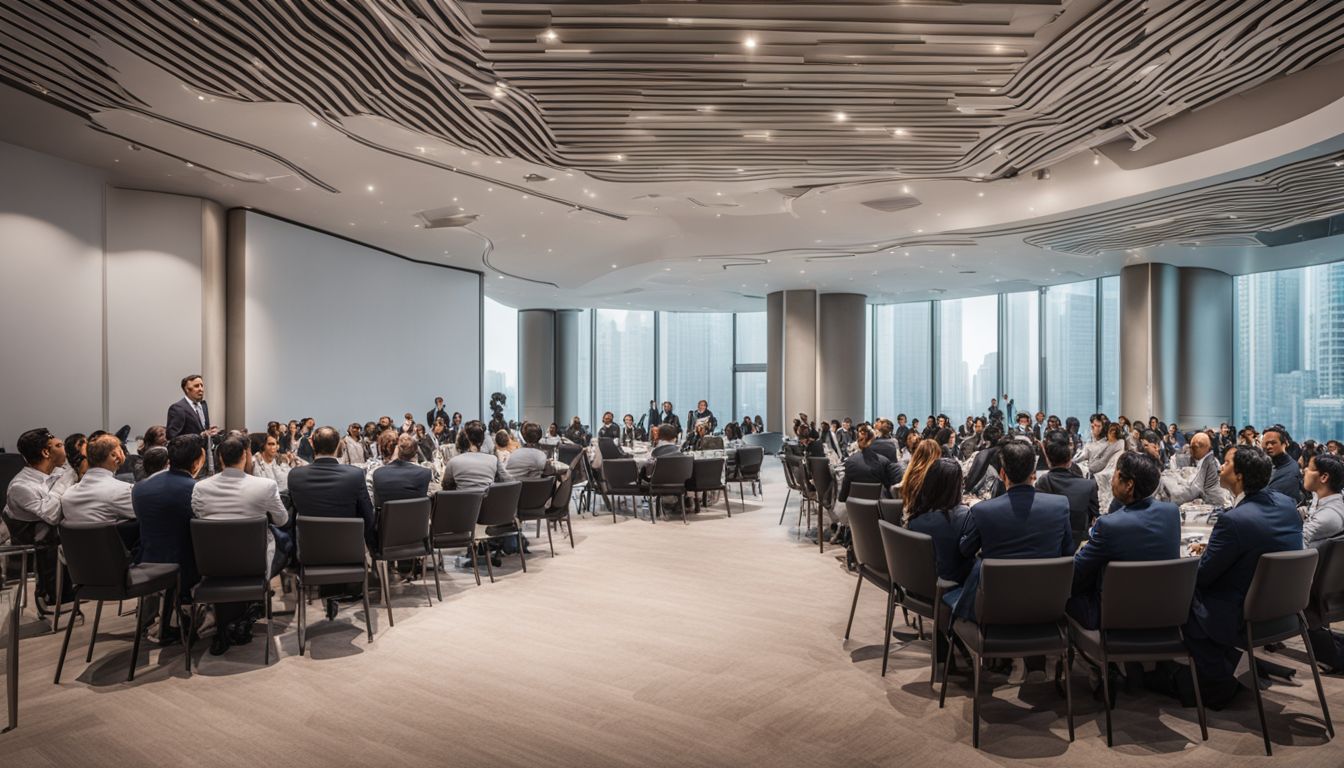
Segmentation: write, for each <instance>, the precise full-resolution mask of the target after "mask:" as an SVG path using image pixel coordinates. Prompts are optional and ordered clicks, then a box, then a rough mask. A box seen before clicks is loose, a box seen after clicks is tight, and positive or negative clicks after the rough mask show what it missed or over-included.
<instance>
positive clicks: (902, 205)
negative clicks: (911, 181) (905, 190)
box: [863, 195, 922, 213]
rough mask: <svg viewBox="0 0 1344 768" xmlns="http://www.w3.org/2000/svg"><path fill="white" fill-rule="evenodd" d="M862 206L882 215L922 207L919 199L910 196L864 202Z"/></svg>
mask: <svg viewBox="0 0 1344 768" xmlns="http://www.w3.org/2000/svg"><path fill="white" fill-rule="evenodd" d="M863 204H864V205H866V206H868V207H869V208H872V209H873V210H875V211H881V212H883V213H895V212H897V211H904V210H906V209H907V208H914V207H916V206H918V205H922V203H921V202H920V200H919V198H917V197H912V196H910V195H896V196H894V197H882V198H878V199H877V200H864V201H863Z"/></svg>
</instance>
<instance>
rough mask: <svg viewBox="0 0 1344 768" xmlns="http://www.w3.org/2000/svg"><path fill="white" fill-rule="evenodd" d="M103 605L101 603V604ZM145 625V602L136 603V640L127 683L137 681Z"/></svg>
mask: <svg viewBox="0 0 1344 768" xmlns="http://www.w3.org/2000/svg"><path fill="white" fill-rule="evenodd" d="M99 605H101V603H99ZM144 623H145V600H144V598H140V599H138V600H136V601H135V640H133V641H132V642H131V669H130V671H129V672H127V673H126V682H128V683H129V682H131V681H133V680H135V665H136V663H138V662H139V661H140V637H141V636H142V635H143V634H144V632H142V631H141V629H140V628H141V627H142V626H143V625H144Z"/></svg>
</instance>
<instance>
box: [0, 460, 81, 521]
mask: <svg viewBox="0 0 1344 768" xmlns="http://www.w3.org/2000/svg"><path fill="white" fill-rule="evenodd" d="M74 482H75V473H74V472H73V471H71V470H69V469H62V468H60V467H58V468H56V470H55V471H53V472H52V473H51V474H50V475H44V474H42V473H41V472H39V471H38V470H36V469H33V468H32V467H24V468H23V469H21V470H19V474H17V475H15V476H14V479H13V480H11V481H10V482H9V490H8V491H7V492H6V494H5V514H7V515H9V516H10V517H12V518H14V519H15V520H23V521H25V522H30V523H35V522H38V521H41V522H44V523H46V524H48V525H60V523H61V497H62V496H63V495H64V494H65V492H66V490H67V489H69V488H70V486H71V485H73V484H74Z"/></svg>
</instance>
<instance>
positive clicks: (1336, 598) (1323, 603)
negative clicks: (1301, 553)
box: [1303, 537, 1344, 630]
mask: <svg viewBox="0 0 1344 768" xmlns="http://www.w3.org/2000/svg"><path fill="white" fill-rule="evenodd" d="M1316 552H1317V554H1318V559H1317V561H1316V575H1315V576H1314V577H1313V578H1312V580H1311V596H1310V598H1309V599H1308V600H1307V608H1306V610H1305V611H1304V612H1303V613H1304V614H1305V615H1306V617H1307V626H1308V627H1309V628H1310V629H1311V630H1317V629H1322V628H1325V629H1328V628H1329V626H1330V625H1331V624H1333V623H1334V622H1337V621H1344V537H1339V538H1334V539H1330V540H1328V541H1326V542H1324V543H1322V544H1321V546H1319V547H1317V548H1316Z"/></svg>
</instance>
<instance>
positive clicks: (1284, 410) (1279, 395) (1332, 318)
mask: <svg viewBox="0 0 1344 768" xmlns="http://www.w3.org/2000/svg"><path fill="white" fill-rule="evenodd" d="M1235 286H1236V288H1235V290H1236V307H1237V310H1236V311H1237V342H1236V348H1235V359H1234V366H1235V370H1236V373H1235V379H1234V393H1235V412H1234V419H1235V421H1236V423H1237V425H1238V426H1244V425H1247V424H1250V425H1252V426H1254V427H1255V428H1256V429H1257V430H1258V431H1261V432H1263V431H1264V429H1265V427H1267V426H1270V425H1271V424H1282V425H1283V426H1285V427H1287V429H1288V434H1289V435H1291V436H1292V438H1293V439H1294V440H1296V441H1298V442H1301V441H1303V440H1316V441H1318V442H1320V441H1324V440H1338V439H1340V438H1341V437H1342V436H1344V263H1335V264H1321V265H1317V266H1312V267H1305V268H1302V269H1285V270H1281V271H1278V272H1261V273H1259V274H1254V275H1241V276H1239V277H1237V278H1236V284H1235Z"/></svg>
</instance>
